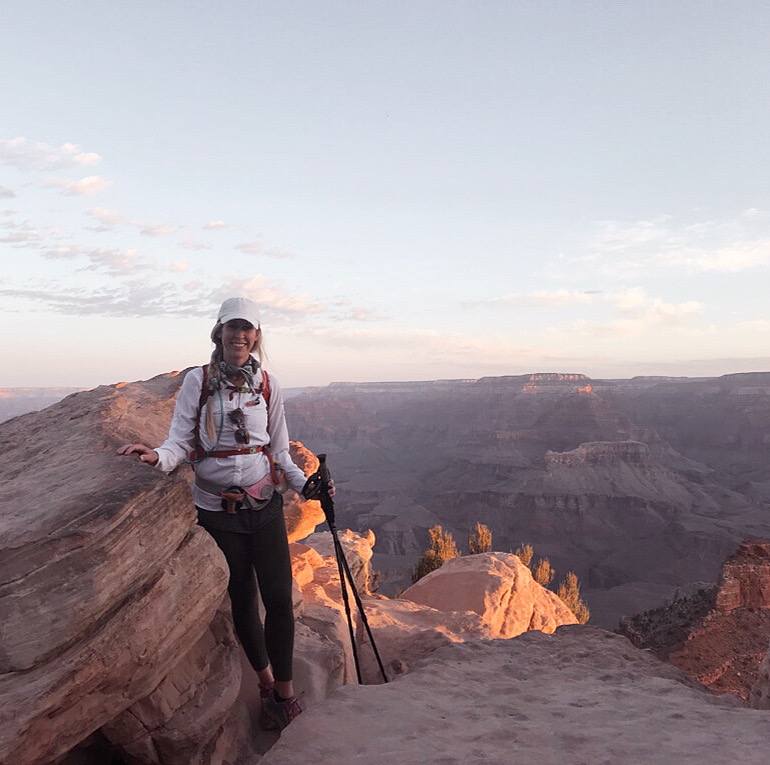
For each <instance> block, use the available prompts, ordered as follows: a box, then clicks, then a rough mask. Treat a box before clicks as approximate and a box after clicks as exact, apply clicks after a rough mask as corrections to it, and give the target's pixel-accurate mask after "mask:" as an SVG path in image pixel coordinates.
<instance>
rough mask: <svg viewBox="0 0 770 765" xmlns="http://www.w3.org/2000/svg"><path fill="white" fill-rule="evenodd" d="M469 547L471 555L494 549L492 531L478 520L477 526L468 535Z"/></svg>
mask: <svg viewBox="0 0 770 765" xmlns="http://www.w3.org/2000/svg"><path fill="white" fill-rule="evenodd" d="M468 549H469V550H470V551H471V555H478V554H479V553H485V552H489V551H490V550H491V549H492V532H491V531H490V530H489V529H488V528H487V527H486V526H485V525H484V524H483V523H478V522H476V528H475V529H474V530H473V531H472V532H471V535H470V536H469V537H468Z"/></svg>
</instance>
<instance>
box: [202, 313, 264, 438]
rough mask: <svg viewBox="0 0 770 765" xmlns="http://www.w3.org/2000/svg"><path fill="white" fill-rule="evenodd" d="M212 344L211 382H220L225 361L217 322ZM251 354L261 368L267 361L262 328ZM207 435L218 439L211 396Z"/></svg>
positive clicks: (207, 405) (209, 373) (220, 331)
mask: <svg viewBox="0 0 770 765" xmlns="http://www.w3.org/2000/svg"><path fill="white" fill-rule="evenodd" d="M211 342H212V343H214V350H213V351H212V353H211V361H209V371H208V377H209V380H218V379H219V377H220V376H221V373H220V371H219V362H220V361H222V360H223V359H224V351H223V349H222V325H221V324H220V323H219V322H217V323H216V324H215V325H214V328H213V329H212V330H211ZM249 353H250V354H253V355H254V356H256V357H257V361H259V366H260V367H261V366H262V365H263V364H264V362H265V360H266V359H267V354H266V353H265V351H264V348H263V346H262V328H261V327H257V339H256V340H255V341H254V345H252V346H251V350H250V351H249ZM206 433H207V434H208V436H209V438H211V439H214V438H216V437H217V430H216V427H215V425H214V408H213V406H212V401H211V396H209V398H208V400H207V401H206Z"/></svg>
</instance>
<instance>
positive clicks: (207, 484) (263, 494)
mask: <svg viewBox="0 0 770 765" xmlns="http://www.w3.org/2000/svg"><path fill="white" fill-rule="evenodd" d="M195 485H196V486H197V487H198V488H199V489H203V491H205V492H208V493H209V494H215V495H218V496H220V497H222V509H223V510H225V511H226V512H228V513H235V512H237V511H238V510H242V509H249V510H261V509H262V508H263V507H265V505H267V504H268V503H269V502H270V500H271V499H272V498H273V494H274V493H275V484H274V482H273V477H272V475H270V473H267V475H265V477H264V478H262V479H261V480H259V481H257V483H255V484H253V485H252V486H245V487H244V486H230V487H228V488H225V487H223V486H221V485H220V484H218V483H214V482H213V481H207V480H206V479H205V478H201V477H200V476H198V475H196V476H195Z"/></svg>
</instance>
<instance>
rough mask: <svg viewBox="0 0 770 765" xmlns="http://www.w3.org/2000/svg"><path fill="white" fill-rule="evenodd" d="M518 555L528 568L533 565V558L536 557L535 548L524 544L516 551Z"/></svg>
mask: <svg viewBox="0 0 770 765" xmlns="http://www.w3.org/2000/svg"><path fill="white" fill-rule="evenodd" d="M515 554H516V555H518V556H519V560H520V561H521V562H522V563H523V564H524V565H525V566H527V567H529V564H530V563H532V558H533V557H534V555H535V548H534V547H532V545H525V544H524V542H522V543H521V544H520V545H519V547H518V549H517V550H516V553H515Z"/></svg>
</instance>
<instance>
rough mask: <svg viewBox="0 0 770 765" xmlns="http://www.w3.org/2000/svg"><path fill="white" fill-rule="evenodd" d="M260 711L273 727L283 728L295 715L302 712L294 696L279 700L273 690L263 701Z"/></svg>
mask: <svg viewBox="0 0 770 765" xmlns="http://www.w3.org/2000/svg"><path fill="white" fill-rule="evenodd" d="M262 712H263V713H264V715H265V717H266V718H267V719H268V720H269V721H270V722H271V723H272V725H273V729H275V728H277V729H278V730H283V729H284V728H285V727H286V726H287V725H288V724H289V723H290V722H291V721H292V720H293V719H294V718H295V717H296V716H297V715H299V714H301V713H302V707H301V706H300V703H299V699H298V698H297V697H296V696H292V697H291V698H290V699H280V700H279V699H278V698H277V697H276V695H275V693H274V692H273V693H271V694H270V696H268V697H267V698H266V699H265V700H264V701H263V703H262Z"/></svg>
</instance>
